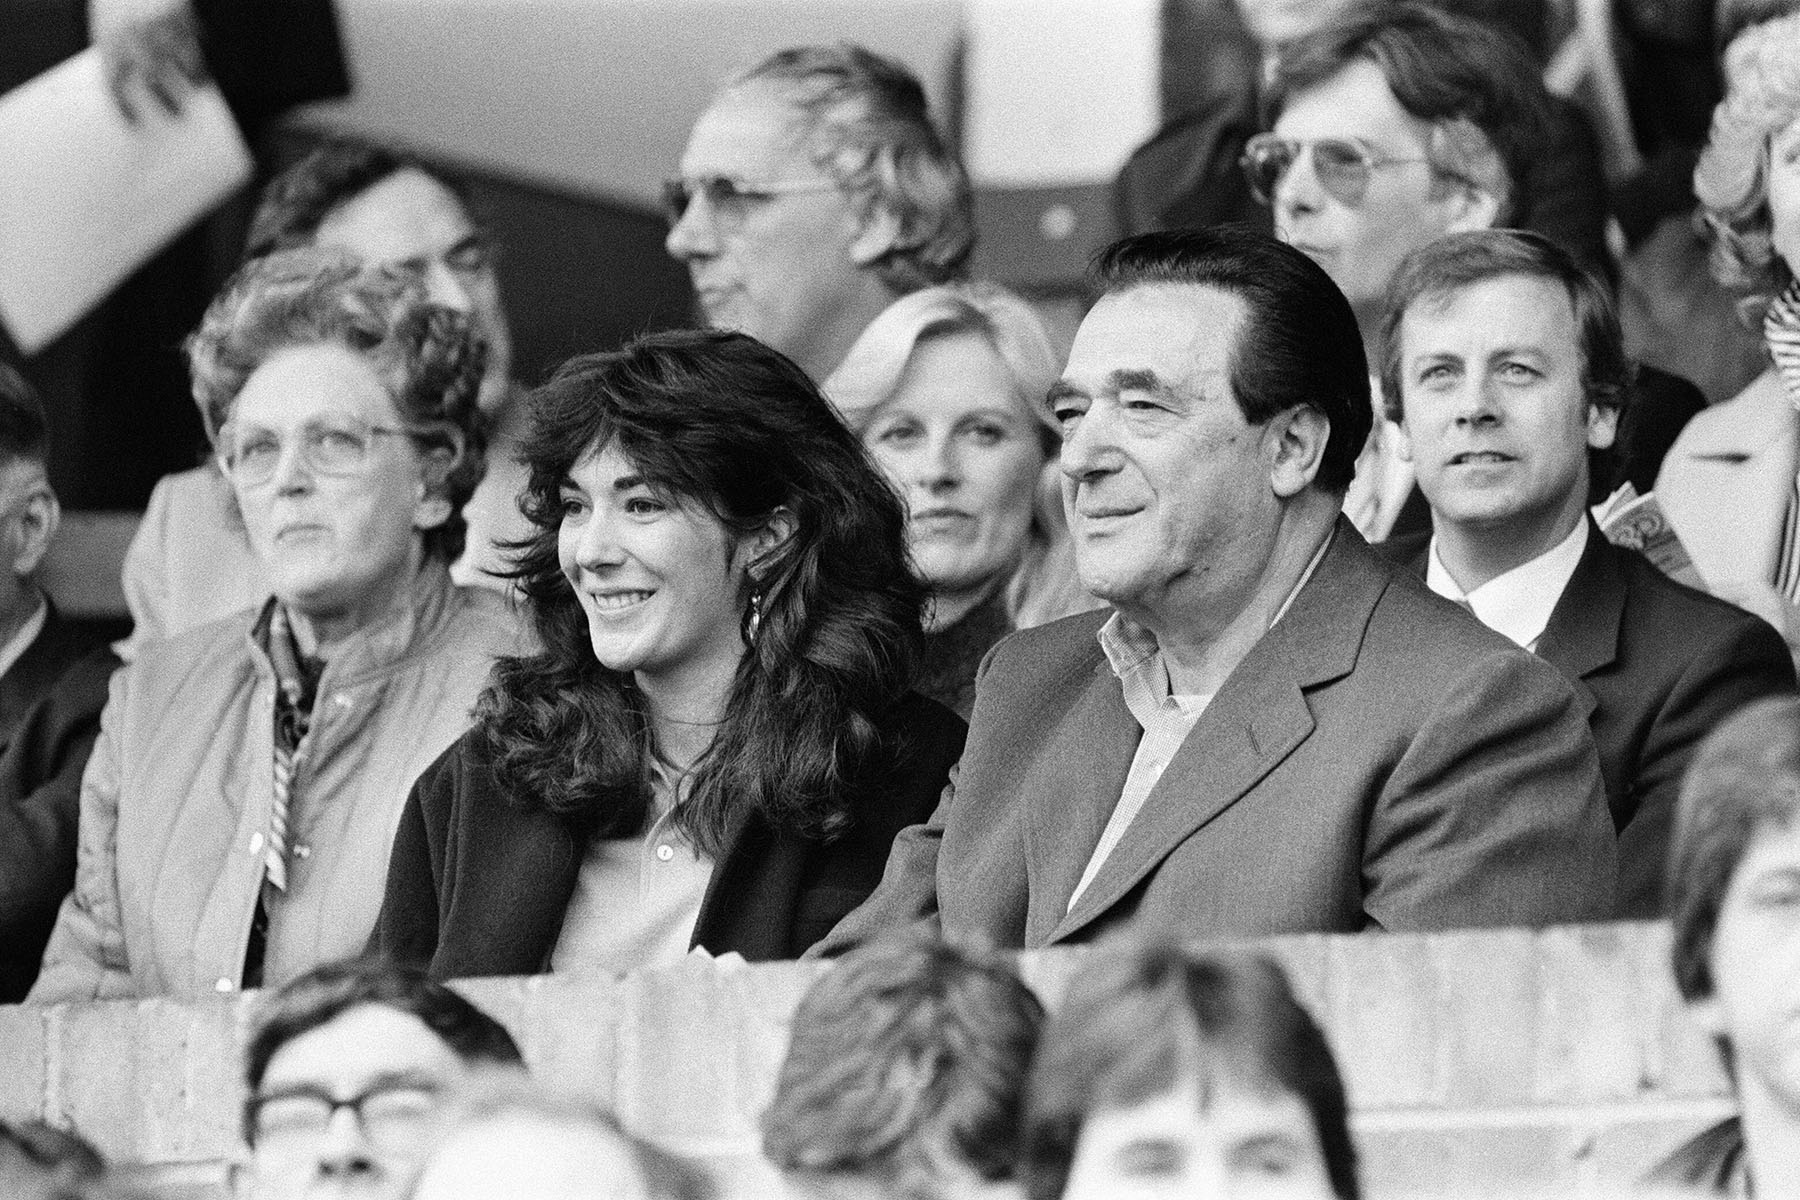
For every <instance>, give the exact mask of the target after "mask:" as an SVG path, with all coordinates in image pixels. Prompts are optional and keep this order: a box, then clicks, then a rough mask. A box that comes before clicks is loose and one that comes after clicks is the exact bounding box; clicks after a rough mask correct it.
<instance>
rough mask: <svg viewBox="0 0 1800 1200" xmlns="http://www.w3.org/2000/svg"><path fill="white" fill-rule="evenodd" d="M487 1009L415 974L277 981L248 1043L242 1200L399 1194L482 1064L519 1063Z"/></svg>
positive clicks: (384, 968)
mask: <svg viewBox="0 0 1800 1200" xmlns="http://www.w3.org/2000/svg"><path fill="white" fill-rule="evenodd" d="M521 1065H522V1064H521V1059H520V1056H519V1048H518V1046H517V1045H516V1044H515V1043H514V1042H513V1039H512V1037H511V1036H510V1035H509V1034H508V1033H507V1032H506V1030H505V1029H504V1028H503V1027H502V1026H501V1025H500V1023H499V1022H497V1021H495V1020H494V1019H493V1018H492V1017H490V1016H488V1015H487V1014H486V1013H484V1012H482V1011H481V1010H480V1009H478V1008H476V1007H475V1006H474V1005H472V1004H470V1003H469V1002H468V1001H467V1000H465V999H463V998H462V997H461V996H459V995H457V994H456V993H455V992H453V991H451V990H450V989H449V988H447V987H445V986H444V985H442V984H439V983H432V982H430V981H428V980H426V979H425V977H424V976H423V975H421V974H418V973H416V972H413V971H409V970H406V969H403V968H400V967H395V966H391V965H388V964H385V963H379V962H344V963H331V964H327V965H325V966H322V967H318V968H316V969H314V970H312V971H310V972H308V973H307V974H305V975H302V976H300V977H299V978H298V979H295V980H294V981H293V982H292V983H289V984H288V985H287V986H285V987H283V988H282V989H281V990H280V991H278V992H276V993H275V994H274V995H273V996H271V997H270V998H269V999H268V1000H267V1001H265V1003H264V1005H263V1008H262V1009H261V1011H260V1012H259V1013H258V1015H257V1019H256V1028H255V1032H254V1033H253V1034H252V1035H251V1038H250V1044H249V1047H248V1049H247V1050H246V1052H245V1063H244V1076H245V1084H246V1086H247V1089H248V1091H247V1095H246V1098H245V1102H244V1140H245V1142H246V1143H247V1144H248V1146H249V1149H250V1157H249V1162H248V1164H247V1166H246V1173H245V1177H244V1180H243V1182H244V1183H245V1184H246V1187H245V1188H244V1189H243V1191H244V1193H245V1194H246V1195H248V1196H249V1197H251V1198H252V1200H287V1198H289V1197H300V1196H309V1197H310V1196H360V1197H368V1198H369V1200H399V1197H402V1196H405V1195H407V1194H408V1191H409V1189H410V1188H411V1187H412V1183H413V1178H414V1176H416V1175H417V1173H418V1171H419V1168H420V1167H421V1166H422V1165H423V1164H424V1161H425V1157H426V1155H427V1154H428V1153H429V1152H430V1150H431V1148H432V1146H433V1144H434V1143H435V1141H436V1139H437V1136H438V1135H439V1134H440V1133H441V1132H442V1130H443V1127H444V1124H445V1119H446V1116H447V1114H446V1113H445V1111H444V1100H445V1095H446V1093H447V1092H448V1091H449V1090H450V1089H451V1088H453V1087H454V1086H456V1085H458V1084H460V1083H462V1082H464V1081H465V1080H466V1079H467V1077H468V1075H469V1074H470V1072H471V1071H473V1070H476V1069H480V1068H483V1067H488V1068H496V1069H502V1070H504V1069H508V1068H518V1067H520V1066H521Z"/></svg>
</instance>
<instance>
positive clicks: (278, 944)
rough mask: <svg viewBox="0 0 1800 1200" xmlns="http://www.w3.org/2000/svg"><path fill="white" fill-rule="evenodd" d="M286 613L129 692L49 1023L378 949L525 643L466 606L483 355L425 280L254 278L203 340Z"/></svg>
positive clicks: (87, 841) (204, 385)
mask: <svg viewBox="0 0 1800 1200" xmlns="http://www.w3.org/2000/svg"><path fill="white" fill-rule="evenodd" d="M188 353H189V357H190V361H191V364H192V368H193V375H194V390H195V396H196V399H197V400H198V401H199V402H200V405H201V408H202V411H203V412H204V413H205V414H206V416H207V418H208V422H209V424H210V425H211V426H212V427H213V429H214V431H215V432H216V444H217V445H218V447H219V452H220V458H221V461H222V464H223V467H224V470H225V474H226V476H227V477H228V478H229V480H230V482H231V486H232V490H233V493H234V495H235V497H236V500H237V506H238V510H239V512H240V514H241V515H242V517H243V522H244V529H245V532H246V534H247V536H248V541H249V544H250V546H251V548H252V550H253V551H254V552H255V554H256V556H257V557H258V559H260V560H261V564H262V566H263V568H264V570H265V573H266V577H267V579H268V580H269V581H270V584H271V586H272V589H273V592H274V595H273V596H271V597H270V598H269V599H268V600H267V601H266V602H264V603H262V604H261V605H259V606H256V607H253V608H250V609H246V610H245V611H243V612H240V613H237V614H235V615H233V616H230V617H226V618H223V619H221V620H218V621H215V622H212V623H210V624H207V625H203V626H200V627H199V628H196V629H193V630H190V631H188V632H186V633H183V634H180V635H178V636H176V637H173V638H169V639H167V640H163V641H157V642H152V643H150V644H149V645H147V646H146V647H145V648H144V650H143V651H142V653H141V654H140V655H139V657H138V658H137V659H136V660H134V661H133V662H132V663H131V664H130V665H129V666H128V667H127V668H125V669H124V670H123V671H121V672H119V673H118V674H117V675H115V676H114V677H113V681H112V692H111V695H110V698H109V700H108V702H107V706H106V710H105V713H104V715H103V717H102V718H101V734H100V740H99V742H98V743H97V745H96V746H95V748H94V753H93V758H92V760H91V761H90V762H89V765H88V769H87V774H86V775H85V777H84V778H83V780H82V794H81V828H80V844H79V853H78V864H77V871H76V882H75V890H74V892H73V893H72V894H71V895H70V896H69V897H68V898H67V899H66V900H65V901H64V903H63V907H62V911H61V913H60V915H59V917H58V921H57V926H56V929H55V932H54V933H53V934H52V936H51V939H50V945H49V949H48V950H47V951H46V953H45V956H44V964H43V970H42V972H41V974H40V976H39V978H38V982H37V986H36V987H35V988H34V989H33V991H32V993H31V997H30V999H31V1001H32V1002H44V1003H50V1002H56V1001H63V1000H86V999H94V998H105V997H116V996H142V995H155V994H172V995H186V996H192V995H196V994H201V993H206V992H214V991H217V992H230V991H234V990H235V989H237V988H239V987H252V986H260V985H262V984H265V983H267V984H278V983H281V982H284V981H286V980H288V979H291V978H293V977H295V976H297V975H299V974H301V973H303V972H305V971H306V970H308V969H309V968H311V967H313V966H315V965H317V964H319V963H321V962H324V961H327V960H330V959H336V958H341V957H344V956H346V955H351V954H354V953H357V952H358V951H360V950H361V949H362V948H363V946H364V945H365V943H366V942H367V941H368V939H369V935H370V932H371V930H372V929H373V927H374V924H375V916H376V913H377V911H378V910H379V909H380V906H381V896H382V884H383V880H384V879H385V875H386V867H387V859H388V850H389V847H390V845H391V844H392V842H393V836H394V829H395V826H396V825H397V823H398V822H399V819H400V810H401V807H402V805H403V804H404V802H405V800H406V795H407V791H408V789H409V788H410V786H411V784H412V781H413V778H414V777H415V776H416V775H418V774H419V772H420V771H421V770H423V769H424V768H425V767H426V766H427V765H428V764H430V762H431V761H432V759H434V758H436V757H437V755H438V754H439V752H441V751H442V750H443V749H444V747H446V746H448V745H449V744H450V743H451V742H452V741H454V740H455V739H456V737H457V735H458V734H460V733H461V732H462V731H463V729H464V728H465V727H466V726H467V724H468V722H469V714H470V709H471V706H472V704H473V702H474V700H475V698H476V696H477V694H478V693H479V692H480V689H481V686H482V683H483V682H484V680H485V679H486V676H487V673H488V669H489V667H490V666H491V665H492V662H493V660H494V658H495V657H496V655H497V654H499V653H502V652H505V651H507V650H509V649H512V648H513V647H514V641H515V634H514V628H515V627H514V623H513V622H512V620H511V619H510V618H509V616H508V615H507V614H506V612H505V609H504V603H503V602H502V601H501V600H500V599H499V598H498V597H495V596H493V595H492V593H488V592H479V591H474V590H469V589H461V588H457V587H455V586H454V585H452V584H451V582H450V578H449V574H448V566H449V564H450V562H451V561H452V560H454V559H455V558H456V556H457V553H458V552H459V551H460V550H461V548H462V542H463V534H464V525H463V520H462V516H461V509H462V506H463V504H464V502H465V501H467V499H468V498H469V495H470V493H471V492H472V491H473V490H474V487H475V485H476V483H477V482H478V481H479V480H480V478H481V475H482V469H483V444H482V433H481V418H480V415H479V411H478V410H477V408H476V404H475V397H476V392H477V389H478V387H479V385H480V382H481V374H482V359H483V355H484V347H483V345H482V343H481V342H480V340H479V338H478V337H477V336H476V335H475V334H474V333H473V331H472V329H471V327H470V325H469V323H468V321H467V320H466V319H465V318H464V317H463V316H461V315H460V314H458V313H454V312H452V311H450V310H448V309H444V308H440V307H438V306H436V305H433V304H431V303H429V302H428V301H427V300H426V295H425V290H424V286H423V284H422V281H421V280H420V279H419V277H418V275H417V273H416V272H411V271H406V270H403V269H398V268H371V267H364V266H360V265H359V264H357V263H356V262H354V261H352V260H350V259H348V258H344V257H340V256H338V255H335V254H333V253H330V252H326V251H320V250H295V251H288V252H284V253H281V254H276V255H273V256H271V257H269V258H266V259H262V260H259V261H257V262H254V263H251V264H250V265H248V266H247V267H245V268H244V269H243V271H241V272H240V273H239V275H238V276H237V278H236V279H235V280H233V282H232V283H231V284H230V285H228V286H227V288H226V290H225V291H224V293H223V294H222V295H220V297H219V298H218V299H217V300H215V301H214V303H213V305H212V307H211V308H210V309H209V310H208V312H207V314H206V317H205V319H204V321H203V322H202V324H201V326H200V329H199V331H198V332H197V333H196V334H195V335H194V336H193V338H192V339H190V341H189V345H188Z"/></svg>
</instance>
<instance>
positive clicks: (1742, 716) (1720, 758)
mask: <svg viewBox="0 0 1800 1200" xmlns="http://www.w3.org/2000/svg"><path fill="white" fill-rule="evenodd" d="M1796 822H1800V700H1797V699H1795V698H1794V697H1792V696H1783V697H1775V698H1771V699H1766V700H1759V701H1757V702H1756V703H1755V704H1750V705H1746V706H1745V707H1744V708H1743V709H1741V710H1740V711H1738V712H1737V713H1734V714H1733V715H1732V716H1731V717H1730V718H1729V719H1727V720H1726V721H1725V722H1724V723H1722V724H1721V725H1720V726H1719V727H1718V728H1717V729H1715V730H1713V731H1712V733H1710V734H1708V735H1707V738H1706V740H1705V741H1704V742H1702V743H1701V744H1700V749H1699V751H1698V752H1697V753H1696V754H1695V755H1694V760H1693V762H1691V763H1689V764H1688V770H1687V775H1686V776H1685V777H1684V778H1683V779H1682V782H1681V798H1680V799H1679V800H1678V801H1677V803H1676V808H1675V831H1674V834H1673V835H1672V836H1671V838H1670V840H1669V862H1668V870H1667V874H1666V875H1665V876H1664V877H1663V893H1664V894H1663V899H1664V900H1665V901H1666V902H1667V906H1668V910H1669V920H1670V923H1671V924H1672V925H1673V926H1674V928H1675V939H1674V943H1673V945H1672V946H1671V948H1670V956H1671V959H1672V963H1673V966H1674V968H1675V987H1676V989H1677V990H1678V991H1679V992H1680V993H1681V995H1682V997H1683V999H1686V1000H1704V999H1706V998H1707V997H1709V996H1711V995H1712V994H1713V988H1714V985H1715V982H1716V981H1715V980H1714V979H1713V975H1712V946H1713V935H1714V934H1715V932H1716V931H1717V929H1718V926H1719V913H1720V910H1721V909H1723V907H1724V905H1725V893H1726V892H1727V891H1729V890H1730V888H1731V879H1732V876H1733V875H1735V874H1736V873H1737V869H1738V864H1739V863H1741V862H1742V861H1743V859H1744V854H1745V852H1746V851H1747V850H1749V848H1750V843H1751V842H1752V841H1753V840H1754V839H1755V838H1756V836H1757V834H1759V833H1761V832H1763V831H1764V830H1767V829H1771V828H1773V829H1793V828H1795V827H1796Z"/></svg>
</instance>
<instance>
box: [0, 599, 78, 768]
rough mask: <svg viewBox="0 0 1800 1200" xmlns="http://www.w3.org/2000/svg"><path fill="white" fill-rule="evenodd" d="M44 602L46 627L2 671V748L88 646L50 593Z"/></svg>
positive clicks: (0, 729) (0, 721) (0, 734)
mask: <svg viewBox="0 0 1800 1200" xmlns="http://www.w3.org/2000/svg"><path fill="white" fill-rule="evenodd" d="M44 603H45V604H46V605H47V606H48V607H47V608H46V610H45V613H44V627H43V628H42V629H41V630H39V631H38V635H37V636H36V637H35V638H33V639H32V640H31V644H30V645H29V646H27V647H25V652H24V653H23V654H21V655H19V658H18V661H17V662H15V663H13V665H12V666H11V667H10V668H8V669H7V671H6V673H5V674H4V675H0V749H5V747H6V746H8V745H9V744H11V742H12V735H13V731H14V730H15V729H16V728H18V724H19V722H20V721H21V720H23V719H24V716H25V714H26V712H27V711H29V710H30V708H31V706H32V705H33V704H36V703H37V702H38V701H39V700H40V699H42V698H43V697H44V695H45V694H46V693H47V692H49V690H50V687H51V685H52V684H54V683H55V682H56V680H57V678H58V677H59V676H61V675H62V673H63V672H64V671H65V670H67V669H68V667H69V664H70V663H71V662H73V661H74V660H75V659H76V658H78V657H80V656H81V655H82V654H83V653H85V652H86V649H87V643H86V641H84V640H83V639H82V638H80V637H79V635H77V633H76V632H75V630H73V629H72V628H70V626H69V625H68V624H67V623H66V622H64V621H63V619H62V618H61V617H59V616H58V615H57V613H56V606H55V605H53V604H51V603H50V600H49V598H48V597H46V598H45V600H44Z"/></svg>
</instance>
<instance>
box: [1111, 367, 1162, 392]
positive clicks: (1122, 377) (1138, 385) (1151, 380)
mask: <svg viewBox="0 0 1800 1200" xmlns="http://www.w3.org/2000/svg"><path fill="white" fill-rule="evenodd" d="M1106 385H1107V389H1108V390H1109V391H1113V392H1149V393H1150V394H1151V395H1154V396H1168V395H1172V394H1173V393H1174V390H1175V389H1173V388H1171V387H1170V386H1169V385H1168V384H1166V383H1164V382H1163V381H1162V377H1161V376H1159V375H1158V374H1157V373H1156V372H1155V371H1152V370H1149V369H1147V368H1143V367H1139V368H1135V369H1132V370H1123V371H1114V372H1112V373H1111V374H1110V375H1108V376H1107V377H1106Z"/></svg>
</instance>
